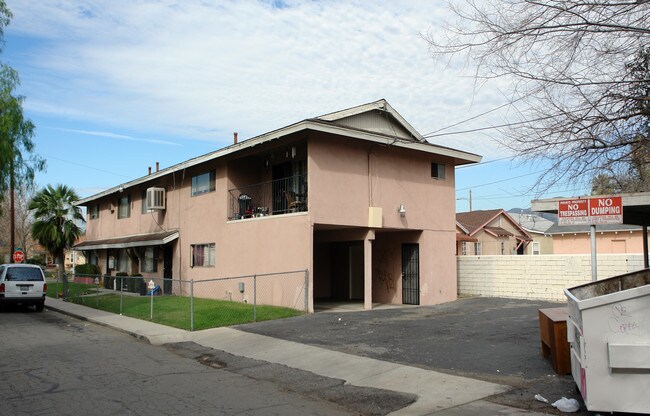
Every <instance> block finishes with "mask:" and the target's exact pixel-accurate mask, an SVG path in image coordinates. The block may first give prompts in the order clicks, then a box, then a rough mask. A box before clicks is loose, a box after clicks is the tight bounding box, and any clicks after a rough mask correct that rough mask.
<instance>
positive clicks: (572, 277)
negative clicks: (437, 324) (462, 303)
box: [457, 254, 643, 302]
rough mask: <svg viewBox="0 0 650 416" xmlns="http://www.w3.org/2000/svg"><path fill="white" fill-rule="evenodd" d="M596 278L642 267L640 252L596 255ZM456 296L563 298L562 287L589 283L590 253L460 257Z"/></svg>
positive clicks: (552, 299)
mask: <svg viewBox="0 0 650 416" xmlns="http://www.w3.org/2000/svg"><path fill="white" fill-rule="evenodd" d="M597 261H598V264H597V269H598V278H599V279H604V278H607V277H612V276H616V275H619V274H623V273H629V272H633V271H636V270H641V269H643V255H642V254H603V255H600V256H597ZM457 262H458V294H459V296H487V297H504V298H518V299H541V300H550V301H559V302H563V301H566V297H565V296H564V292H563V290H564V289H565V288H567V287H573V286H577V285H580V284H583V283H589V282H591V256H590V255H557V254H555V255H540V256H459V257H457Z"/></svg>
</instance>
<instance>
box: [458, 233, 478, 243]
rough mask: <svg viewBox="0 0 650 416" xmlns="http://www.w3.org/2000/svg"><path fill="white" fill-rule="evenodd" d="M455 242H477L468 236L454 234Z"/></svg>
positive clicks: (474, 238) (476, 239)
mask: <svg viewBox="0 0 650 416" xmlns="http://www.w3.org/2000/svg"><path fill="white" fill-rule="evenodd" d="M456 241H471V242H477V241H478V238H476V237H472V236H469V235H467V234H460V233H456Z"/></svg>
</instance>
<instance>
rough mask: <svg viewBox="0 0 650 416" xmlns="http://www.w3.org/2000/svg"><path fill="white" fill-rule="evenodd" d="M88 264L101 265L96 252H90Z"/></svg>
mask: <svg viewBox="0 0 650 416" xmlns="http://www.w3.org/2000/svg"><path fill="white" fill-rule="evenodd" d="M88 264H94V265H99V257H98V256H97V252H96V251H95V250H93V251H90V252H88Z"/></svg>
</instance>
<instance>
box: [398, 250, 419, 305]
mask: <svg viewBox="0 0 650 416" xmlns="http://www.w3.org/2000/svg"><path fill="white" fill-rule="evenodd" d="M402 303H403V304H405V305H419V304H420V246H419V245H418V244H402Z"/></svg>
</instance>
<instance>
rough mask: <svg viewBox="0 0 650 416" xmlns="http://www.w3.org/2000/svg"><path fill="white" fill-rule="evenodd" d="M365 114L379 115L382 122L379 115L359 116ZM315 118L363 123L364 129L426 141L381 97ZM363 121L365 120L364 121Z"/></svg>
mask: <svg viewBox="0 0 650 416" xmlns="http://www.w3.org/2000/svg"><path fill="white" fill-rule="evenodd" d="M365 114H368V115H372V114H377V115H381V117H383V121H384V122H383V123H378V121H381V120H382V118H380V117H377V118H375V119H372V120H369V119H367V118H362V117H360V116H361V115H365ZM316 119H317V120H323V121H329V122H332V123H335V124H340V125H343V126H348V127H356V126H359V125H363V127H365V128H366V129H368V128H371V129H373V130H374V131H376V132H377V133H388V134H393V135H395V136H400V137H402V138H405V139H413V140H414V141H417V142H419V143H426V142H427V141H426V140H425V139H424V137H422V135H421V134H420V133H419V132H418V131H417V130H415V129H414V128H413V126H411V125H410V124H409V122H408V121H406V120H405V119H404V118H403V117H402V116H401V115H400V114H399V113H398V112H397V111H396V110H395V109H394V108H393V107H391V105H390V104H388V102H387V101H386V100H384V99H383V98H382V99H381V100H377V101H375V102H372V103H368V104H362V105H358V106H356V107H352V108H348V109H345V110H340V111H335V112H333V113H329V114H325V115H322V116H319V117H316ZM364 121H366V122H365V123H364ZM404 133H406V134H404Z"/></svg>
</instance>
